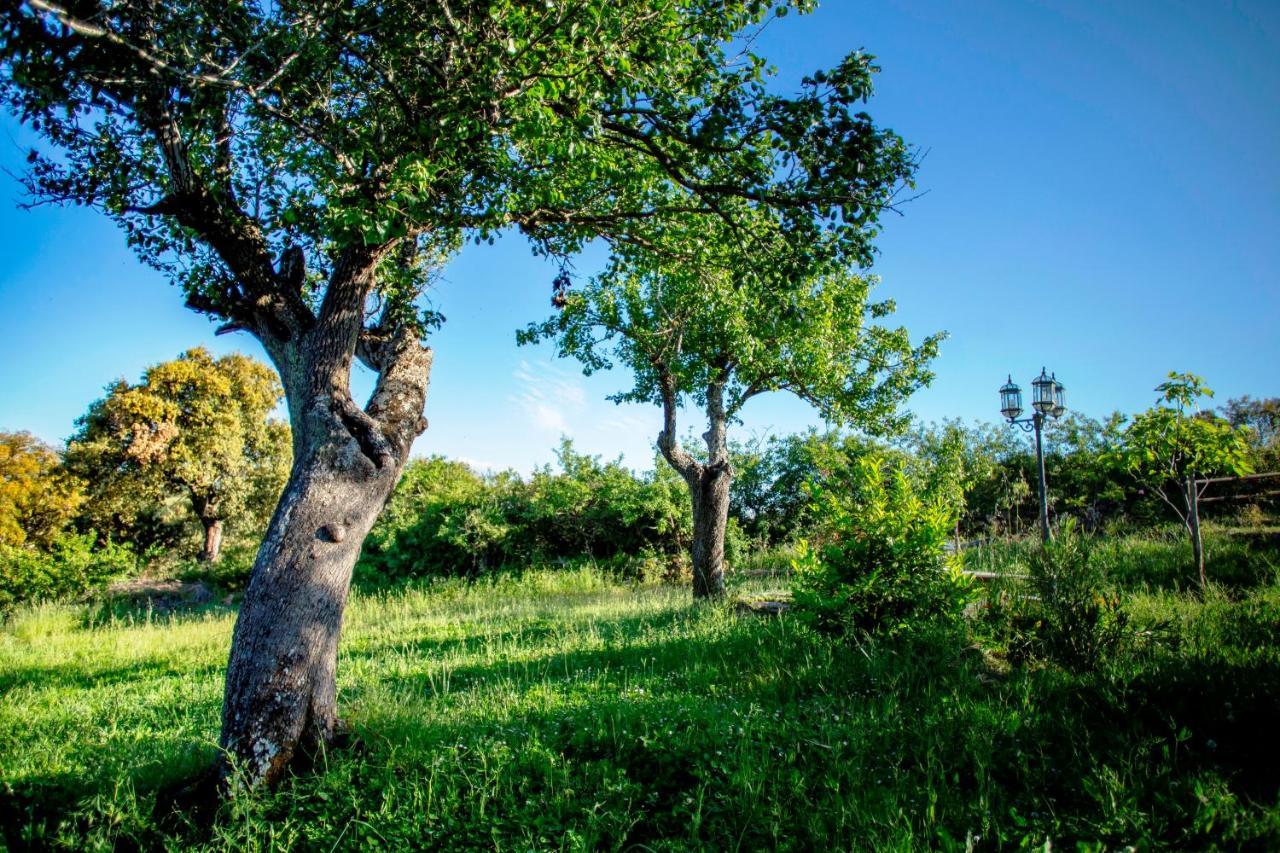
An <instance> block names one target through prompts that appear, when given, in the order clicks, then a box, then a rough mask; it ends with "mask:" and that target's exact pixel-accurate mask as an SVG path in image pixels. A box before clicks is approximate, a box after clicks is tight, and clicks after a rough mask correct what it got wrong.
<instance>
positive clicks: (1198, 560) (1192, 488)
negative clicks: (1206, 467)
mask: <svg viewBox="0 0 1280 853" xmlns="http://www.w3.org/2000/svg"><path fill="white" fill-rule="evenodd" d="M1186 503H1187V532H1188V533H1189V534H1191V559H1192V560H1193V561H1194V562H1195V564H1196V572H1197V573H1198V575H1199V577H1200V588H1201V589H1203V588H1204V587H1205V585H1206V584H1208V582H1209V579H1208V577H1207V576H1206V575H1205V570H1204V536H1203V535H1202V534H1201V532H1200V493H1199V490H1198V487H1197V486H1196V478H1195V475H1190V476H1188V477H1187V480H1186Z"/></svg>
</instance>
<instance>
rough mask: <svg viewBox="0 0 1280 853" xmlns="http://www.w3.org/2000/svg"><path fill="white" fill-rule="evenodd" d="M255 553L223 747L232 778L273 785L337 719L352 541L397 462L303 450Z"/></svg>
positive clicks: (361, 533)
mask: <svg viewBox="0 0 1280 853" xmlns="http://www.w3.org/2000/svg"><path fill="white" fill-rule="evenodd" d="M308 451H309V452H308V453H307V455H306V456H305V457H304V458H303V459H300V460H298V461H297V462H296V463H295V465H294V468H293V472H292V475H291V476H290V478H289V483H288V485H287V486H286V487H285V490H284V493H283V495H282V496H281V498H280V503H279V505H278V507H277V508H276V512H275V515H274V516H273V518H272V520H271V524H270V526H269V527H268V529H267V535H266V538H265V539H264V541H263V544H262V548H261V550H260V551H259V552H258V558H257V561H256V562H255V564H254V567H253V573H252V575H251V578H250V581H249V586H248V589H247V590H246V591H245V596H244V601H243V604H242V605H241V608H240V616H239V618H238V619H237V620H236V628H235V635H234V637H233V639H232V642H231V656H230V660H229V662H228V664H227V681H226V693H225V697H224V702H223V710H222V737H221V746H222V748H223V749H224V750H226V752H227V755H228V756H229V759H230V761H231V765H230V766H229V767H228V768H226V769H227V770H228V771H232V770H234V771H235V772H236V773H237V774H238V778H239V779H240V780H241V781H242V782H244V783H246V784H247V785H249V786H254V785H257V784H261V783H266V784H271V783H273V782H275V781H276V780H277V779H278V778H279V777H280V774H281V773H282V772H283V771H284V770H285V769H286V768H287V766H288V765H289V762H290V761H291V760H292V759H293V758H294V756H295V755H296V754H297V753H298V750H299V749H300V748H303V749H305V748H308V747H315V746H317V745H320V744H327V743H329V742H330V741H331V740H332V738H333V735H334V732H335V728H336V726H337V724H338V710H337V686H336V682H335V676H336V670H337V657H338V638H339V635H340V633H341V630H342V616H343V611H344V609H345V607H346V602H347V593H348V590H349V588H350V584H351V573H352V570H353V568H354V567H355V562H356V558H357V557H358V556H359V554H360V546H361V544H362V543H363V542H364V538H365V536H366V534H368V532H369V529H370V528H371V527H372V526H373V522H374V521H375V519H376V518H377V516H378V513H379V512H381V510H382V507H383V505H384V504H385V502H386V499H387V497H388V496H389V495H390V494H391V490H392V488H394V486H395V483H396V480H397V479H398V478H399V475H400V471H401V468H402V467H403V465H402V464H401V463H399V461H397V463H396V464H392V465H386V466H384V467H383V468H380V469H379V468H376V467H374V466H372V465H360V464H354V465H353V464H350V463H351V461H352V458H353V453H352V451H351V449H350V448H348V447H343V446H341V445H340V444H337V443H333V444H326V445H324V446H321V447H315V448H309V449H308Z"/></svg>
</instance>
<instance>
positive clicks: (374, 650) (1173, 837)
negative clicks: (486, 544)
mask: <svg viewBox="0 0 1280 853" xmlns="http://www.w3.org/2000/svg"><path fill="white" fill-rule="evenodd" d="M702 618H707V619H709V620H723V621H712V622H710V623H708V624H702V623H700V621H699V620H700V619H702ZM1251 624H1252V623H1251ZM682 627H685V628H688V629H689V630H681V629H682ZM1247 627H1248V626H1243V627H1238V629H1237V628H1233V629H1232V632H1233V637H1234V639H1236V640H1238V641H1241V642H1244V643H1248V644H1253V643H1255V642H1256V641H1258V640H1259V638H1262V639H1266V637H1269V636H1270V635H1269V634H1265V635H1261V634H1249V633H1248V631H1247V630H1245V629H1246V628H1247ZM1255 627H1256V626H1255ZM477 629H482V626H479V625H478V626H477ZM598 629H599V631H600V638H599V641H600V642H601V643H603V646H602V647H597V648H588V649H574V648H568V649H565V650H563V651H561V650H557V649H544V650H539V651H538V652H536V653H535V654H534V655H532V656H531V657H529V658H528V659H519V660H511V661H505V660H499V661H495V662H493V663H474V662H461V663H460V664H459V665H457V666H452V667H451V668H450V680H451V686H450V688H449V690H448V691H447V693H448V696H444V697H442V696H441V695H440V690H439V686H438V682H433V681H432V680H431V677H430V676H429V675H428V674H427V673H426V672H421V673H410V674H409V675H407V676H379V675H378V674H377V673H371V675H372V676H373V677H374V678H375V679H377V681H373V682H365V683H362V684H356V685H351V686H349V687H345V688H344V691H343V697H342V698H343V701H344V703H346V704H348V706H351V707H355V708H356V709H357V710H360V709H361V708H362V700H364V699H366V698H369V699H372V698H373V697H374V696H375V695H377V693H378V691H384V692H387V693H388V694H389V695H390V696H391V697H392V698H393V699H394V700H397V701H392V702H389V703H379V702H376V701H371V702H370V703H369V707H368V708H367V709H366V710H364V711H363V713H361V714H360V716H359V717H358V720H357V727H356V733H357V735H358V736H359V737H361V738H362V739H363V741H364V742H365V744H366V745H367V748H366V749H365V750H362V751H358V752H355V751H352V752H343V753H336V754H334V755H332V756H327V757H325V759H324V760H323V761H322V762H321V764H320V766H321V767H323V768H324V770H322V771H318V772H316V773H313V774H308V775H304V776H298V777H295V778H292V779H290V780H288V781H287V782H286V783H285V785H284V787H283V789H282V790H281V791H280V792H277V793H276V794H272V795H263V796H261V797H259V798H255V799H254V800H252V801H250V802H249V803H248V804H247V805H246V804H243V803H242V804H240V805H238V806H237V808H239V809H250V810H251V811H252V814H253V816H254V819H256V820H261V821H263V824H262V825H263V826H268V825H270V826H273V827H275V826H280V825H283V824H288V825H289V826H291V827H294V828H295V829H296V830H297V832H299V833H301V836H300V838H301V839H302V840H301V841H300V842H299V843H300V844H302V845H303V846H307V845H310V846H323V847H325V848H328V847H331V846H334V845H335V844H336V843H337V842H341V841H345V842H346V843H349V844H356V843H358V840H359V837H358V835H357V834H353V833H354V832H355V831H354V830H352V829H351V828H352V827H353V826H356V825H357V824H360V823H363V824H366V825H372V824H370V821H371V820H373V818H372V815H374V814H375V813H376V814H377V816H378V817H377V821H378V823H377V827H376V830H377V831H378V832H379V833H380V834H381V835H382V836H385V837H384V838H383V841H384V842H386V841H388V839H391V840H393V841H394V842H397V843H401V844H404V845H406V846H416V847H427V848H436V847H450V848H453V849H478V848H493V847H495V846H503V847H505V846H522V847H525V848H533V849H540V848H542V847H544V846H555V844H556V843H559V841H562V840H563V839H564V838H565V837H568V836H567V835H566V833H576V834H575V835H573V837H574V838H577V839H578V840H579V841H580V842H581V843H582V845H584V846H586V847H593V846H606V847H615V846H617V847H622V846H627V845H650V844H653V843H655V842H663V841H666V842H673V841H677V842H680V843H686V844H689V845H694V846H697V845H705V846H711V847H717V848H721V849H732V848H734V847H735V846H738V847H741V848H742V849H757V848H776V847H792V848H795V849H806V848H808V849H813V848H814V847H821V846H824V845H826V846H841V843H843V844H846V845H851V846H852V845H855V844H864V843H865V844H868V845H870V846H875V845H876V841H877V840H879V841H882V842H886V843H887V841H888V840H890V839H892V838H897V837H911V835H910V834H914V833H920V837H919V838H918V839H917V841H918V843H919V844H920V845H921V846H926V847H927V846H947V845H948V844H949V843H950V842H953V841H955V840H956V839H959V841H960V844H961V846H963V842H964V839H965V837H966V832H969V831H970V830H971V829H972V828H973V827H988V828H986V829H983V830H982V832H983V833H984V835H985V837H987V838H988V839H992V840H991V841H989V842H988V843H990V844H991V845H992V846H996V847H999V846H1002V845H1005V844H1010V845H1016V844H1017V843H1018V839H1019V838H1022V837H1030V838H1033V839H1034V838H1035V837H1038V836H1036V835H1035V833H1036V832H1040V833H1042V835H1043V836H1045V837H1048V836H1052V837H1054V838H1055V839H1080V840H1088V839H1098V838H1101V839H1106V840H1108V841H1114V842H1116V843H1119V842H1121V841H1123V842H1125V843H1129V842H1131V841H1137V840H1141V839H1142V838H1143V837H1150V838H1152V839H1156V840H1162V841H1163V842H1165V843H1168V844H1172V845H1175V846H1176V845H1179V844H1182V845H1185V844H1187V843H1188V839H1191V838H1196V837H1198V836H1196V835H1195V833H1196V832H1198V831H1199V830H1198V829H1197V828H1196V827H1195V826H1194V808H1195V807H1194V799H1195V794H1194V793H1193V792H1192V791H1191V790H1190V788H1189V787H1188V784H1187V782H1188V780H1193V779H1195V778H1198V776H1199V775H1201V774H1204V773H1213V774H1217V775H1219V776H1221V777H1223V778H1225V779H1227V780H1228V782H1229V783H1230V784H1231V785H1232V786H1233V788H1232V790H1233V791H1234V793H1235V794H1237V795H1238V796H1239V797H1240V798H1243V799H1244V800H1246V801H1253V802H1257V803H1261V804H1264V805H1265V804H1268V803H1274V802H1275V798H1276V794H1277V777H1276V774H1275V771H1274V768H1275V767H1276V766H1278V765H1280V748H1278V746H1277V744H1278V743H1280V740H1277V739H1275V738H1274V737H1273V736H1272V734H1271V732H1272V726H1273V721H1274V720H1275V719H1277V718H1280V707H1278V706H1277V697H1280V671H1278V670H1277V667H1276V666H1275V665H1274V663H1273V662H1271V661H1267V660H1256V659H1252V660H1245V661H1234V662H1233V661H1227V660H1222V659H1217V658H1212V657H1207V656H1194V657H1189V658H1188V657H1178V656H1176V655H1168V656H1165V657H1160V656H1155V657H1150V658H1146V659H1143V660H1141V661H1138V662H1137V663H1135V664H1134V665H1133V666H1132V668H1131V669H1130V670H1129V671H1127V672H1119V673H1117V672H1112V673H1110V674H1107V675H1096V676H1083V677H1082V676H1070V675H1067V674H1065V673H1062V672H1060V671H1057V670H1054V669H1050V668H1041V669H1024V670H1017V671H1015V672H1014V673H1013V674H1012V675H1011V676H1010V677H1009V678H1008V679H1007V680H1003V681H992V680H989V679H986V678H983V677H982V676H984V675H985V672H984V670H983V667H982V664H981V662H980V660H978V659H976V658H975V657H974V656H972V655H967V654H965V653H964V644H963V642H961V641H960V640H959V639H958V638H957V637H954V636H938V637H928V638H922V639H917V640H915V641H907V642H903V643H899V644H880V645H872V646H869V647H866V648H864V649H862V650H858V649H853V648H850V647H847V646H841V645H838V644H835V643H831V642H828V641H825V640H821V639H817V638H814V637H812V636H809V635H807V634H805V633H803V632H801V631H799V630H797V629H796V627H795V626H794V625H792V624H790V623H788V622H787V621H786V620H785V618H784V619H782V620H774V621H769V622H762V621H760V620H758V619H755V618H752V617H740V618H731V617H728V616H719V615H715V614H712V615H706V614H702V613H700V612H698V611H693V610H687V609H675V610H663V611H659V612H657V613H653V614H648V615H644V616H636V617H627V618H623V619H618V620H614V621H611V622H608V623H600V624H599V626H598ZM1249 630H1252V629H1249ZM690 632H692V633H693V635H692V636H690V635H689V634H690ZM554 634H555V626H553V625H542V624H539V625H533V626H526V627H519V628H512V629H509V630H503V631H493V632H488V633H481V634H479V635H477V636H472V637H461V638H459V637H454V638H446V639H440V640H432V639H425V640H419V641H414V642H412V643H396V642H394V640H388V641H384V642H377V643H375V644H371V645H369V646H368V647H366V648H362V649H360V650H357V651H355V652H349V653H345V655H344V657H345V659H347V660H352V659H354V660H366V659H367V660H376V659H377V658H378V657H379V656H381V655H385V654H388V653H391V652H393V651H395V652H399V653H408V654H410V655H416V656H420V657H421V658H422V659H423V660H424V661H435V660H438V659H439V658H440V657H441V656H443V655H445V654H449V653H453V652H456V651H459V650H462V651H465V652H471V651H475V652H481V651H483V649H484V648H485V646H486V645H487V644H507V643H510V642H513V641H515V640H520V641H521V642H522V643H525V644H532V643H538V642H544V641H546V640H548V639H550V638H552V637H553V635H554ZM1236 635H1238V636H1236ZM615 644H616V645H615ZM864 652H865V653H864ZM158 669H159V670H164V668H163V667H161V668H158ZM123 672H124V671H122V673H123ZM122 673H118V674H122ZM604 673H608V675H609V677H608V678H604V677H602V674H604ZM169 674H171V673H169V672H166V671H158V672H155V673H153V674H152V675H151V676H150V677H163V676H166V675H169ZM623 683H625V684H626V685H628V690H627V691H626V692H625V693H624V692H623V691H622V689H621V685H622V684H623ZM637 688H643V692H641V691H640V690H639V689H637ZM490 690H492V691H493V692H495V693H504V692H505V693H506V694H510V692H511V691H515V693H517V694H518V695H519V696H520V697H522V699H528V700H529V701H520V702H519V703H518V704H515V705H511V704H508V705H503V704H501V703H500V702H499V701H498V700H495V701H494V702H493V703H492V704H489V705H486V704H485V703H484V702H483V701H478V700H480V699H482V698H483V696H482V694H485V693H486V692H487V691H490ZM548 696H550V697H552V699H554V701H551V700H548V699H547V697H548ZM449 697H456V698H471V699H476V700H477V701H476V702H475V703H474V704H472V705H469V706H468V707H467V711H466V713H458V714H456V715H455V716H453V717H449V716H448V715H447V714H448V711H449V709H448V708H447V707H446V708H444V709H443V711H444V713H443V714H437V713H433V706H434V710H441V708H440V705H441V702H442V699H448V698H449ZM538 697H541V698H540V699H539V698H538ZM103 748H104V749H107V750H110V751H112V752H113V753H118V752H123V753H125V757H124V759H123V761H121V762H117V763H119V764H123V766H129V754H130V751H131V750H133V751H134V753H133V754H137V751H138V746H137V743H136V738H135V739H133V741H132V742H131V736H130V734H129V733H128V732H124V733H122V734H121V735H120V736H119V737H116V738H112V739H111V740H109V741H108V742H107V743H106V744H105V745H104V747H103ZM201 748H202V747H198V746H196V745H192V744H188V745H187V749H188V750H194V752H190V751H188V753H187V758H185V759H180V760H181V761H186V762H188V763H187V764H184V765H182V766H174V767H172V768H162V769H159V770H152V771H146V772H144V771H136V772H132V773H129V774H127V775H126V777H125V778H123V779H121V778H108V777H97V778H93V779H91V780H86V779H84V778H82V777H77V776H75V775H73V774H66V773H60V774H51V775H49V776H47V777H31V778H28V779H25V780H22V781H20V782H16V783H14V784H12V785H11V786H9V787H8V788H7V790H6V791H5V796H4V802H3V804H0V821H3V823H4V826H5V827H6V829H5V832H6V839H7V840H8V842H9V844H10V846H11V847H13V848H15V849H21V848H22V847H24V846H27V845H29V844H32V843H33V842H32V841H31V840H30V839H27V840H25V841H24V840H23V838H22V836H21V832H22V829H23V828H24V827H26V828H27V829H28V830H29V831H35V832H37V834H38V831H44V832H49V831H52V829H53V828H55V827H57V825H58V824H59V822H60V821H62V820H64V819H70V820H71V821H72V829H73V831H74V832H80V833H84V832H87V831H89V828H90V827H91V825H95V823H96V824H100V823H101V822H102V821H103V820H104V819H105V818H104V815H103V813H102V812H103V810H104V809H106V808H107V806H105V805H103V804H102V802H98V803H96V804H95V803H94V802H93V798H94V797H100V798H106V800H107V801H110V798H111V796H112V790H113V786H118V785H120V784H121V783H122V782H123V783H124V784H125V785H126V787H129V786H131V787H132V788H133V790H135V791H136V792H137V803H138V807H139V809H140V811H142V812H143V813H144V815H143V817H142V818H140V819H139V820H138V822H137V823H136V824H133V825H130V826H129V827H127V832H128V834H127V837H125V838H123V839H117V840H118V841H121V840H122V841H123V842H124V843H132V844H135V845H138V846H158V845H159V844H160V843H162V842H163V841H165V840H166V836H165V834H164V833H163V832H162V831H161V830H160V829H157V828H156V825H157V818H158V817H159V816H151V817H148V816H147V815H146V814H145V813H146V812H147V810H149V809H151V808H152V807H153V804H154V802H155V800H156V794H157V791H158V790H160V789H162V788H164V787H166V786H169V785H172V784H173V782H174V781H176V780H178V779H180V778H182V777H183V776H184V775H189V774H191V773H192V772H194V771H196V770H198V769H199V767H198V766H191V765H190V762H191V760H192V759H191V756H192V755H196V754H200V753H199V750H200V749H201ZM204 748H205V749H207V747H204ZM181 751H182V747H181V746H180V745H175V747H174V753H175V756H180V755H181ZM208 758H209V759H211V758H212V752H211V751H210V752H209V753H208ZM1108 773H1111V774H1114V777H1115V778H1116V779H1117V780H1118V781H1117V782H1116V783H1115V784H1114V786H1113V787H1111V788H1105V789H1100V788H1099V785H1101V784H1103V783H1102V782H1100V781H1099V780H1102V779H1105V778H1108V777H1107V774H1108ZM1118 793H1123V794H1125V795H1126V796H1130V797H1132V798H1133V799H1134V802H1135V803H1136V804H1137V805H1136V806H1135V810H1134V812H1133V814H1132V815H1127V816H1126V817H1125V818H1124V819H1123V820H1117V819H1114V818H1113V817H1111V816H1110V815H1108V814H1107V809H1108V808H1109V807H1108V806H1106V805H1105V802H1104V801H1105V800H1106V799H1107V797H1113V796H1115V795H1117V794H1118ZM1189 803H1190V804H1189ZM255 810H256V811H255ZM238 814H239V817H237V818H235V819H236V820H244V816H243V813H242V812H240V813H238ZM231 819H232V818H230V817H228V816H227V815H225V814H224V816H223V818H222V821H223V823H222V824H220V826H223V827H224V828H225V827H227V826H229V825H230V824H229V823H228V821H230V820H231ZM1126 821H1127V822H1126ZM1141 821H1147V822H1146V823H1142V824H1140V823H1138V822H1141ZM122 831H123V830H122ZM339 832H346V833H348V834H347V835H345V836H343V835H340V834H339ZM780 832H781V833H783V834H781V835H780V834H779V833H780ZM895 832H898V833H903V832H906V833H908V834H909V835H908V836H895V835H893V833H895ZM860 833H866V834H860ZM877 833H879V834H877ZM541 839H546V840H545V841H544V840H541ZM948 839H949V840H950V841H949V840H948ZM168 840H173V838H172V837H170V838H168ZM177 840H179V841H180V842H182V843H194V842H200V841H207V840H208V836H202V835H200V834H198V833H197V831H196V830H195V829H193V828H187V829H186V830H184V831H182V832H181V833H179V835H178V836H177ZM1210 840H1212V836H1210ZM370 842H371V843H376V841H375V840H373V839H370ZM34 843H35V845H36V846H39V844H40V843H41V841H40V839H39V838H37V839H36V840H35V842H34Z"/></svg>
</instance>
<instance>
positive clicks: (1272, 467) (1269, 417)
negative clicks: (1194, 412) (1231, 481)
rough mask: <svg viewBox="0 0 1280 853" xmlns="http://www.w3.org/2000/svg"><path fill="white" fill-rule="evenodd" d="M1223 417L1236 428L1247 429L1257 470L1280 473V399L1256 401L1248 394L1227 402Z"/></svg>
mask: <svg viewBox="0 0 1280 853" xmlns="http://www.w3.org/2000/svg"><path fill="white" fill-rule="evenodd" d="M1221 411H1222V416H1223V417H1224V418H1226V419H1227V423H1229V424H1231V425H1232V426H1234V427H1248V428H1249V429H1250V430H1251V431H1252V432H1251V435H1250V437H1249V443H1250V445H1251V446H1252V448H1253V467H1254V468H1255V469H1256V470H1258V471H1280V397H1264V398H1260V399H1256V400H1255V399H1254V398H1252V397H1250V396H1248V395H1247V394H1246V395H1245V396H1243V397H1237V398H1236V399H1233V400H1228V401H1227V404H1226V405H1225V406H1223V407H1222V409H1221Z"/></svg>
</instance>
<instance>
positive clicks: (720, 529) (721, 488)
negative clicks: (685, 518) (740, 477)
mask: <svg viewBox="0 0 1280 853" xmlns="http://www.w3.org/2000/svg"><path fill="white" fill-rule="evenodd" d="M731 481H732V476H731V474H730V472H729V469H728V467H727V466H724V467H721V466H715V467H711V468H707V467H704V468H703V471H702V472H701V473H700V475H699V477H698V479H697V480H696V481H690V482H689V493H690V494H691V495H692V496H693V597H694V598H721V597H723V596H724V591H725V590H724V537H725V530H726V528H727V527H728V523H729V484H730V482H731Z"/></svg>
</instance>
